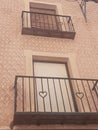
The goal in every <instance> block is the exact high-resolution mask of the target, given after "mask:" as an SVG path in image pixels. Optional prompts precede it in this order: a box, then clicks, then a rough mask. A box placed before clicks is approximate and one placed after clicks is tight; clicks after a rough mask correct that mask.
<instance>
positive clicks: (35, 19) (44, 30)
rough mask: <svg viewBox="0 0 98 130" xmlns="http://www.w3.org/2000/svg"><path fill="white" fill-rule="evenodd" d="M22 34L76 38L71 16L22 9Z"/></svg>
mask: <svg viewBox="0 0 98 130" xmlns="http://www.w3.org/2000/svg"><path fill="white" fill-rule="evenodd" d="M22 34H27V35H37V36H45V37H57V38H69V39H74V38H75V34H76V33H75V30H74V26H73V23H72V19H71V17H70V16H64V15H54V14H45V13H38V12H28V11H22Z"/></svg>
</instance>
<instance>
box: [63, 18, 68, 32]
mask: <svg viewBox="0 0 98 130" xmlns="http://www.w3.org/2000/svg"><path fill="white" fill-rule="evenodd" d="M62 18H63V24H64V31H67V29H66V24H65V17H62Z"/></svg>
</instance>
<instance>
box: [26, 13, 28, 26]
mask: <svg viewBox="0 0 98 130" xmlns="http://www.w3.org/2000/svg"><path fill="white" fill-rule="evenodd" d="M26 21H27V27H28V13H26Z"/></svg>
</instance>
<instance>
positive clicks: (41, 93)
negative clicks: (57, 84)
mask: <svg viewBox="0 0 98 130" xmlns="http://www.w3.org/2000/svg"><path fill="white" fill-rule="evenodd" d="M39 95H40V96H41V97H42V98H45V97H46V96H47V92H46V91H40V92H39Z"/></svg>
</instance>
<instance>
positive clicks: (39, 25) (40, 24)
mask: <svg viewBox="0 0 98 130" xmlns="http://www.w3.org/2000/svg"><path fill="white" fill-rule="evenodd" d="M38 16H39V20H38V21H39V28H40V29H41V19H40V14H39V15H38Z"/></svg>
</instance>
